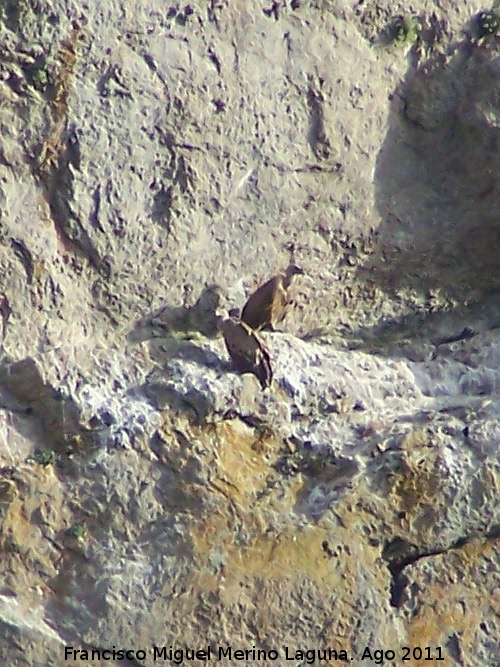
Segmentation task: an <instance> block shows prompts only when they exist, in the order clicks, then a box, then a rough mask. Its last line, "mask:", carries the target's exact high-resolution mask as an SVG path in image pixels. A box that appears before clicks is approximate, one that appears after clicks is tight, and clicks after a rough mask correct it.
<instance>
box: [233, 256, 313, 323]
mask: <svg viewBox="0 0 500 667" xmlns="http://www.w3.org/2000/svg"><path fill="white" fill-rule="evenodd" d="M303 273H304V271H303V270H302V269H301V268H300V266H297V265H296V264H290V265H289V267H288V268H287V270H286V271H285V273H280V274H278V275H277V276H274V277H273V278H270V279H269V280H268V281H267V282H265V283H264V284H263V285H261V286H260V287H259V288H258V289H257V290H256V291H255V292H254V293H253V294H252V295H251V296H250V298H249V299H248V301H247V302H246V304H245V305H244V306H243V310H242V312H241V320H242V322H245V324H248V326H249V327H251V328H252V329H254V330H255V331H259V330H261V329H269V330H270V331H274V330H275V327H276V324H278V322H281V320H282V319H283V318H284V317H285V311H286V306H287V303H288V288H289V287H290V284H291V282H292V279H293V276H295V275H297V274H303Z"/></svg>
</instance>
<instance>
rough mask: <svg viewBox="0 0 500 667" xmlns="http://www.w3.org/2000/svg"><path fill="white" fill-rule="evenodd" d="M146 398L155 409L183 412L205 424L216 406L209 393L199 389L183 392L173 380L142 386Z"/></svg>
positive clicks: (195, 421) (197, 422)
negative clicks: (209, 397)
mask: <svg viewBox="0 0 500 667" xmlns="http://www.w3.org/2000/svg"><path fill="white" fill-rule="evenodd" d="M140 390H141V392H142V394H143V396H145V398H146V400H147V401H148V402H149V403H150V405H151V406H152V407H153V408H154V409H155V410H160V411H161V410H169V411H171V412H173V413H177V414H179V413H183V414H185V415H186V416H187V418H188V419H189V421H190V422H191V423H193V424H200V425H201V424H204V423H205V422H206V421H207V419H208V417H209V415H212V414H213V413H214V412H215V407H214V405H213V404H212V403H211V401H210V400H209V399H208V398H207V395H206V394H205V393H203V392H200V391H198V390H197V389H194V388H191V389H188V391H187V392H186V393H183V391H182V389H179V388H177V387H176V385H175V384H174V383H173V382H168V380H165V382H150V383H148V384H145V385H143V386H142V387H140Z"/></svg>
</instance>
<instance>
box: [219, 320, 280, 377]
mask: <svg viewBox="0 0 500 667" xmlns="http://www.w3.org/2000/svg"><path fill="white" fill-rule="evenodd" d="M222 334H223V336H224V342H225V343H226V348H227V351H228V353H229V356H230V357H231V359H232V361H233V364H234V367H235V368H236V370H238V371H239V372H240V373H253V374H254V375H255V377H256V378H257V379H258V380H259V382H260V386H261V387H262V389H265V388H266V387H269V386H271V382H272V380H273V371H272V368H271V359H270V356H269V352H268V351H267V349H266V348H265V347H264V344H263V343H262V341H261V340H260V338H259V337H258V336H257V334H256V333H255V331H252V329H251V328H250V327H248V326H247V325H246V324H245V323H244V322H240V321H238V320H234V319H226V320H224V322H223V323H222Z"/></svg>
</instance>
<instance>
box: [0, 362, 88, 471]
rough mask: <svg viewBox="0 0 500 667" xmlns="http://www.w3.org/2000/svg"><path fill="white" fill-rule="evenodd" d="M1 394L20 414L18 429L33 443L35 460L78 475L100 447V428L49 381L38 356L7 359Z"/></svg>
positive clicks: (2, 368)
mask: <svg viewBox="0 0 500 667" xmlns="http://www.w3.org/2000/svg"><path fill="white" fill-rule="evenodd" d="M0 396H1V397H2V407H4V408H5V409H7V410H9V411H11V412H15V413H17V414H19V415H20V418H19V419H18V420H17V428H18V430H19V432H20V433H21V434H22V435H23V436H24V437H27V438H28V439H30V440H31V441H32V442H33V445H34V450H33V455H32V457H33V463H39V464H40V465H52V464H54V470H55V472H56V473H58V474H63V473H64V474H70V473H72V474H78V467H79V466H78V462H79V460H80V459H82V457H83V458H85V457H86V456H88V455H90V454H91V453H92V452H93V451H95V449H97V447H98V446H99V439H98V431H97V430H95V431H94V430H92V429H89V428H87V427H85V426H84V425H83V424H82V419H81V413H80V409H79V407H78V405H77V404H76V403H75V401H74V400H73V399H72V398H71V397H70V396H66V395H64V394H63V393H61V392H59V391H58V390H57V389H54V387H52V386H51V385H50V384H49V383H48V382H46V381H45V379H44V378H43V376H42V373H41V371H40V370H39V368H38V365H37V363H36V362H35V360H34V359H32V358H30V357H27V358H25V359H22V360H21V361H16V362H11V363H10V362H9V361H8V360H4V363H3V364H2V365H1V366H0Z"/></svg>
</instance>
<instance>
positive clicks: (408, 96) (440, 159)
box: [355, 37, 500, 339]
mask: <svg viewBox="0 0 500 667" xmlns="http://www.w3.org/2000/svg"><path fill="white" fill-rule="evenodd" d="M496 46H497V43H496V38H494V37H492V38H491V39H489V41H485V42H483V43H480V44H478V43H477V42H474V41H473V40H472V39H471V38H470V37H467V38H466V39H464V41H463V42H461V43H458V44H454V45H452V46H450V48H449V50H448V53H447V54H446V55H443V54H439V55H435V56H432V57H430V58H429V59H428V60H426V61H425V62H423V63H422V64H420V65H419V66H418V67H417V68H412V69H411V70H410V71H409V72H408V73H407V75H406V77H405V80H404V81H403V83H402V84H401V85H400V86H398V88H397V89H396V90H395V91H394V94H393V95H392V96H391V108H390V112H389V119H388V131H387V135H386V138H385V141H384V144H383V146H382V148H381V150H380V152H379V155H378V159H377V165H376V170H375V177H374V178H375V197H376V207H377V210H378V212H379V214H380V217H381V225H380V228H379V230H378V233H377V235H376V238H375V241H374V252H373V255H372V257H371V258H370V260H369V261H368V262H367V263H366V264H365V265H364V266H363V267H362V268H361V269H360V270H359V272H358V273H359V275H358V277H359V279H360V280H363V281H366V282H368V283H372V284H374V285H375V286H377V287H379V288H381V289H382V290H383V291H384V292H386V293H387V294H389V295H390V296H391V297H394V298H395V299H397V300H399V301H401V300H403V302H405V303H409V304H410V303H412V304H414V312H413V313H411V312H410V310H411V308H410V307H409V312H408V313H407V316H408V318H409V319H406V320H405V318H402V319H401V320H399V321H394V322H390V323H387V322H384V323H381V327H382V329H383V333H384V334H387V333H394V335H396V336H397V335H399V334H404V333H405V332H406V333H408V334H409V335H410V337H414V338H418V337H419V336H422V335H426V333H425V332H426V331H427V330H426V327H427V326H428V327H429V330H430V331H432V330H433V329H434V333H433V334H432V335H434V336H435V338H437V339H439V338H440V337H442V338H444V339H446V337H453V335H455V334H457V335H458V334H459V332H460V331H461V330H462V329H464V328H469V329H472V330H474V328H475V326H476V327H477V326H478V327H479V329H480V330H487V329H489V328H490V329H491V328H494V327H496V326H498V325H499V320H500V271H498V257H500V151H499V148H500V57H499V56H498V53H497V51H496ZM415 312H418V315H415ZM446 313H449V314H451V315H452V317H451V319H450V324H449V326H448V324H447V315H446ZM453 315H455V317H453ZM405 317H406V315H405ZM478 320H479V321H480V322H479V324H478ZM473 321H476V325H474V324H472V322H473ZM434 323H437V324H436V326H434ZM379 333H380V332H379V331H377V328H376V327H375V328H372V329H371V330H365V331H362V330H360V331H358V332H355V336H356V335H360V336H361V337H363V334H367V335H368V337H370V336H372V335H375V336H377V335H378V334H379Z"/></svg>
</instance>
